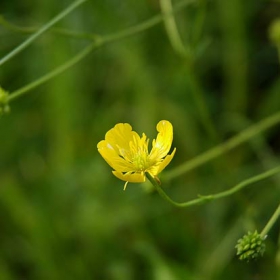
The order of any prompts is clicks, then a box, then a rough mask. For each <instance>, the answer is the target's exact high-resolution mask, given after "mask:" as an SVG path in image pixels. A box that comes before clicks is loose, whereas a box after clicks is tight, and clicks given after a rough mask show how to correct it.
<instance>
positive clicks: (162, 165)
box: [155, 148, 176, 175]
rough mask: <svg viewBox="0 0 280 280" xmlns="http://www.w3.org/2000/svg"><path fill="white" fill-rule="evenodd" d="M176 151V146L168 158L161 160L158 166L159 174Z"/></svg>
mask: <svg viewBox="0 0 280 280" xmlns="http://www.w3.org/2000/svg"><path fill="white" fill-rule="evenodd" d="M175 152H176V148H175V149H174V150H173V152H172V154H171V155H168V156H166V158H165V159H164V160H163V161H162V162H161V164H160V165H159V167H158V170H157V174H159V173H160V172H161V171H162V170H163V169H164V168H165V167H166V166H167V165H168V164H169V163H170V161H171V160H172V159H173V157H174V155H175ZM157 174H155V175H157Z"/></svg>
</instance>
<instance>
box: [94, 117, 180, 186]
mask: <svg viewBox="0 0 280 280" xmlns="http://www.w3.org/2000/svg"><path fill="white" fill-rule="evenodd" d="M157 131H158V135H157V138H156V139H154V140H153V143H152V150H151V152H150V153H149V151H148V143H149V139H147V136H146V135H145V133H143V134H142V137H141V138H140V136H139V135H138V134H137V133H136V132H135V131H132V127H131V126H130V125H129V124H128V123H118V124H116V125H115V127H113V128H112V129H110V130H109V131H108V132H107V133H106V135H105V140H102V141H100V142H99V143H98V144H97V149H98V152H99V153H100V154H101V156H102V157H103V158H104V159H105V160H106V162H107V163H108V164H109V165H110V166H111V167H112V168H113V169H114V171H113V174H114V175H115V176H116V177H117V178H119V179H121V180H123V181H126V183H125V185H124V189H125V188H126V185H127V183H128V182H133V183H140V182H144V181H145V179H146V177H145V173H146V172H148V173H149V174H150V175H151V176H152V177H153V178H155V179H156V180H158V179H157V175H158V174H159V173H160V172H161V171H162V170H163V169H164V168H165V167H166V166H167V165H168V164H169V163H170V161H171V160H172V158H173V156H174V154H175V151H176V148H175V149H174V150H173V152H172V153H171V155H167V154H168V152H169V150H170V148H171V144H172V140H173V127H172V124H171V123H170V122H169V121H165V120H163V121H160V122H159V123H158V124H157Z"/></svg>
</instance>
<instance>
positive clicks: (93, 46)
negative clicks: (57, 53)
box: [8, 43, 98, 102]
mask: <svg viewBox="0 0 280 280" xmlns="http://www.w3.org/2000/svg"><path fill="white" fill-rule="evenodd" d="M97 47H98V45H97V44H96V43H93V44H91V45H89V46H87V47H86V48H85V49H83V50H82V51H81V52H80V53H78V54H77V55H76V56H74V57H73V58H72V59H70V60H68V61H67V62H66V63H64V64H62V65H60V66H59V67H57V68H56V69H54V70H53V71H51V72H49V73H47V74H46V75H44V76H42V77H41V78H39V79H37V80H35V81H33V82H32V83H30V84H28V85H26V86H24V87H22V88H20V89H18V90H16V91H14V92H12V93H11V94H10V95H9V96H8V102H10V101H12V100H14V99H16V98H18V97H20V96H21V95H23V94H25V93H27V92H28V91H30V90H32V89H34V88H36V87H38V86H39V85H41V84H43V83H45V82H47V81H48V80H50V79H52V78H53V77H55V76H57V75H59V74H60V73H62V72H64V71H65V70H67V69H68V68H70V67H71V66H73V65H75V64H76V63H78V62H79V61H80V60H81V59H83V58H84V57H85V56H87V55H88V54H89V53H90V52H92V51H93V50H94V49H96V48H97Z"/></svg>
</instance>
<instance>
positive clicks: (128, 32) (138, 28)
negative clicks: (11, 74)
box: [8, 0, 194, 101]
mask: <svg viewBox="0 0 280 280" xmlns="http://www.w3.org/2000/svg"><path fill="white" fill-rule="evenodd" d="M193 2H194V0H182V1H181V2H180V3H178V4H177V5H176V7H175V8H174V11H173V12H177V11H179V10H181V9H182V8H184V7H185V6H187V5H189V4H190V3H193ZM163 18H164V17H163V16H162V15H156V16H154V17H152V18H151V19H148V20H146V21H144V22H142V23H140V24H137V25H135V26H132V27H130V28H127V29H125V30H122V31H120V32H117V33H114V34H111V35H107V36H103V37H101V36H100V37H96V36H95V35H90V34H88V35H89V36H95V42H94V43H93V44H91V45H90V46H88V47H87V48H86V49H84V50H83V51H81V52H80V53H78V54H77V55H76V56H75V57H73V58H72V59H70V60H69V61H67V62H65V63H64V64H62V65H60V66H59V67H57V68H56V69H54V70H53V71H51V72H50V73H48V74H46V75H44V76H42V77H41V78H39V79H37V80H35V81H33V82H31V83H30V84H28V85H26V86H24V87H22V88H20V89H18V90H16V91H14V92H12V93H11V94H10V95H9V97H8V101H12V100H14V99H15V98H17V97H19V96H21V95H23V94H24V93H27V92H28V91H30V90H32V89H34V88H36V87H37V86H39V85H41V84H43V83H45V82H47V81H48V80H50V79H51V78H53V77H55V76H57V75H59V74H61V73H62V72H64V71H65V70H67V69H68V68H70V67H71V66H73V65H75V64H76V63H77V62H79V61H80V60H81V59H83V58H84V57H85V56H87V55H88V54H89V53H90V52H91V51H93V50H94V49H96V48H98V47H101V46H103V45H105V44H106V43H110V42H113V41H117V40H121V39H123V38H126V37H129V36H132V35H135V34H137V33H140V32H142V31H145V30H146V29H149V28H151V27H152V26H154V25H156V24H158V23H160V22H161V21H162V20H163Z"/></svg>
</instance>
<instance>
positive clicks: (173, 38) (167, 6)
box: [159, 0, 190, 59]
mask: <svg viewBox="0 0 280 280" xmlns="http://www.w3.org/2000/svg"><path fill="white" fill-rule="evenodd" d="M159 2H160V7H161V10H162V13H163V15H165V16H166V17H165V18H164V25H165V29H166V32H167V35H168V37H169V40H170V43H171V45H172V47H173V48H174V50H175V51H176V52H177V53H178V54H179V55H181V56H186V57H187V58H188V59H190V53H189V52H187V50H186V48H185V46H184V44H183V42H182V40H181V37H180V34H179V31H178V29H177V25H176V22H175V18H174V15H173V11H172V10H173V8H172V3H171V0H160V1H159ZM168 15H169V16H168ZM167 16H168V17H167Z"/></svg>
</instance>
